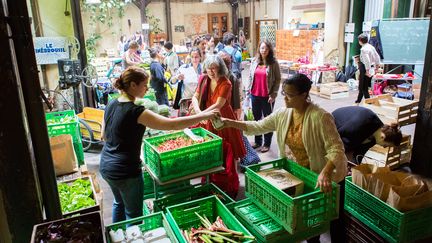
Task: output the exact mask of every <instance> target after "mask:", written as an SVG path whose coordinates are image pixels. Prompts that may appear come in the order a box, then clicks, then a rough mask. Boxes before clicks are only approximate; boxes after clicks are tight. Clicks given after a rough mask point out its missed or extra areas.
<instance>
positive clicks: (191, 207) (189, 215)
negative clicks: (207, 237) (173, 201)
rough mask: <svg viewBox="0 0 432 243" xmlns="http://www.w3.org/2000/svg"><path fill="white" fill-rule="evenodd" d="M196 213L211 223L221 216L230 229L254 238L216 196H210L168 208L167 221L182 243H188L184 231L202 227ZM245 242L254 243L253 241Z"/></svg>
mask: <svg viewBox="0 0 432 243" xmlns="http://www.w3.org/2000/svg"><path fill="white" fill-rule="evenodd" d="M195 212H196V213H198V214H200V215H201V216H204V215H205V216H206V217H207V218H208V219H209V220H210V221H211V222H214V221H215V220H216V217H217V216H219V217H221V218H222V220H223V221H224V223H225V225H226V226H227V227H228V228H229V229H232V230H235V231H240V232H243V233H244V234H245V235H249V236H252V234H251V233H250V232H249V231H248V230H247V229H246V228H245V227H244V226H243V225H242V224H241V223H240V222H239V221H238V220H237V219H236V218H235V217H234V215H233V214H232V213H231V212H230V211H229V210H228V208H227V207H225V205H224V204H223V203H222V202H221V201H220V200H219V199H218V198H217V197H216V196H210V197H206V198H202V199H198V200H194V201H191V202H187V203H182V204H178V205H175V206H170V207H168V208H167V214H166V215H167V219H168V221H169V222H170V224H171V226H172V228H173V231H174V233H175V234H176V236H177V239H178V240H179V242H181V243H186V239H185V238H184V236H183V234H182V233H181V232H182V230H190V229H191V227H196V228H197V227H199V226H201V221H200V219H199V218H198V216H197V215H196V214H195ZM244 242H253V240H249V241H244Z"/></svg>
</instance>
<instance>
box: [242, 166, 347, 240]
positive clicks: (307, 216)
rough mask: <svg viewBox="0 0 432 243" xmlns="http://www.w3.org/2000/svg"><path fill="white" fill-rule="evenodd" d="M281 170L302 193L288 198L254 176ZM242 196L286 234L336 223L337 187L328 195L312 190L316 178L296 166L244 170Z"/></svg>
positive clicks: (251, 167) (280, 191)
mask: <svg viewBox="0 0 432 243" xmlns="http://www.w3.org/2000/svg"><path fill="white" fill-rule="evenodd" d="M270 168H277V169H285V170H286V171H288V172H290V173H291V174H293V175H294V176H296V177H297V178H299V179H300V180H302V181H303V182H304V193H303V194H302V195H300V196H297V197H291V196H289V195H288V194H286V193H285V192H283V191H282V190H280V189H278V188H276V187H274V186H273V185H271V184H270V183H269V182H267V181H266V180H264V179H263V178H262V177H261V176H259V175H258V174H257V172H259V171H261V170H264V169H270ZM245 178H246V179H245V181H246V196H247V197H249V198H251V199H252V200H253V201H254V203H255V204H257V205H258V206H259V207H260V208H262V209H263V210H264V211H265V212H266V213H267V214H268V215H269V216H270V217H271V218H273V219H274V220H276V222H278V223H280V224H281V225H282V226H283V227H284V228H285V229H286V230H287V231H288V232H289V233H290V234H295V233H296V232H300V231H306V230H308V229H310V228H312V227H313V226H317V225H320V224H324V223H326V222H330V221H331V220H333V219H336V218H337V217H338V214H339V185H338V184H336V183H332V188H333V189H332V192H331V193H327V194H326V193H323V192H321V191H320V190H319V188H318V189H315V185H316V181H317V178H318V175H317V174H316V173H315V172H313V171H311V170H309V169H307V168H304V167H302V166H300V165H298V164H297V163H295V162H293V161H290V160H287V159H278V160H274V161H270V162H267V163H260V164H257V165H252V166H248V167H247V169H246V177H245Z"/></svg>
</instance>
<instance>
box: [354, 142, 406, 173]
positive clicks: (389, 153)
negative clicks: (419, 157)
mask: <svg viewBox="0 0 432 243" xmlns="http://www.w3.org/2000/svg"><path fill="white" fill-rule="evenodd" d="M411 152H412V145H411V136H410V135H403V137H402V142H401V144H400V145H399V146H390V147H383V146H381V145H378V144H375V145H374V146H373V147H372V148H370V149H369V151H367V153H366V154H365V156H364V158H363V160H362V163H367V164H374V165H376V166H378V167H386V166H387V167H389V168H390V169H395V168H398V167H399V166H401V165H403V164H407V163H409V162H410V160H411Z"/></svg>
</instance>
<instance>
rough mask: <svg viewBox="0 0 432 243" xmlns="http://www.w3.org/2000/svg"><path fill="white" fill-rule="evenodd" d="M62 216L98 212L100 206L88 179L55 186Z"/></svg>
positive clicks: (78, 179)
mask: <svg viewBox="0 0 432 243" xmlns="http://www.w3.org/2000/svg"><path fill="white" fill-rule="evenodd" d="M57 189H58V192H59V197H60V206H61V209H62V213H63V216H65V217H68V216H71V215H75V214H83V213H88V212H93V211H98V210H99V209H100V205H99V203H98V201H97V200H96V192H95V189H94V186H93V182H92V179H91V178H90V177H82V178H77V179H74V180H69V181H64V182H60V183H58V184H57Z"/></svg>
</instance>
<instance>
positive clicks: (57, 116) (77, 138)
mask: <svg viewBox="0 0 432 243" xmlns="http://www.w3.org/2000/svg"><path fill="white" fill-rule="evenodd" d="M65 117H73V118H74V119H73V120H71V122H68V123H60V122H61V119H64V118H65ZM45 119H46V121H47V123H48V122H59V124H50V125H48V124H47V129H48V136H50V137H54V136H59V135H62V134H69V135H71V137H72V142H73V146H74V149H75V154H76V156H77V159H78V165H83V164H84V150H83V147H82V142H81V132H80V127H79V121H78V117H77V116H76V114H75V111H74V110H65V111H58V112H50V113H46V114H45Z"/></svg>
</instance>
